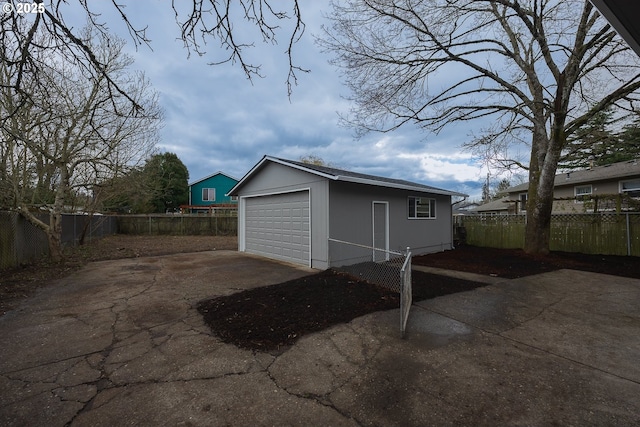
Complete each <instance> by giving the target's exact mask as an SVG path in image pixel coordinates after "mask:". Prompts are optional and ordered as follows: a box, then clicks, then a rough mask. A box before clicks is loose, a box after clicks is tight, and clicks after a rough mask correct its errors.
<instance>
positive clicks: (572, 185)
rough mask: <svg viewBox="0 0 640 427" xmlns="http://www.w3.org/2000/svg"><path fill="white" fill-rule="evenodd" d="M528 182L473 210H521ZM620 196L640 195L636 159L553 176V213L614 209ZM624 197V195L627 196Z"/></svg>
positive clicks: (492, 212) (486, 211) (622, 201)
mask: <svg viewBox="0 0 640 427" xmlns="http://www.w3.org/2000/svg"><path fill="white" fill-rule="evenodd" d="M528 190H529V183H524V184H520V185H516V186H514V187H511V188H508V189H507V190H505V193H506V196H505V197H503V198H502V199H500V200H494V201H492V202H490V203H487V204H484V205H482V206H480V207H478V208H476V209H474V211H475V212H477V213H481V214H502V213H523V212H524V211H525V210H526V201H527V192H528ZM624 196H628V197H632V198H640V160H629V161H625V162H619V163H612V164H610V165H605V166H595V167H592V168H589V169H584V170H577V171H571V172H566V173H561V174H558V175H556V176H555V181H554V191H553V198H554V202H553V211H552V212H553V213H574V212H575V213H580V212H593V211H594V210H596V211H614V210H616V209H617V208H618V207H619V206H621V207H622V208H624V207H625V206H624V200H623V199H624ZM628 197H627V198H628Z"/></svg>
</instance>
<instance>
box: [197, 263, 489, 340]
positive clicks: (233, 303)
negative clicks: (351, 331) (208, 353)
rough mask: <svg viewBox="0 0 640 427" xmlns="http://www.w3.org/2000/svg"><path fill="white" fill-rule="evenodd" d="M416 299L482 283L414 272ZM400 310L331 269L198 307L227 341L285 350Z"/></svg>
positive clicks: (389, 295)
mask: <svg viewBox="0 0 640 427" xmlns="http://www.w3.org/2000/svg"><path fill="white" fill-rule="evenodd" d="M411 278H412V290H413V300H414V301H420V300H424V299H427V298H435V297H437V296H441V295H446V294H450V293H454V292H462V291H468V290H471V289H475V288H477V287H479V286H484V284H483V283H477V282H470V281H466V280H461V279H456V278H452V277H445V276H437V275H433V274H428V273H423V272H419V271H414V272H412V275H411ZM399 306H400V298H399V296H398V293H397V292H393V291H391V290H388V289H386V288H383V287H381V286H377V285H374V284H371V283H367V282H363V281H359V280H357V279H355V278H353V277H352V276H350V275H348V274H346V273H341V272H337V271H334V270H327V271H323V272H320V273H317V274H313V275H309V276H306V277H303V278H300V279H296V280H292V281H289V282H285V283H280V284H277V285H271V286H264V287H260V288H255V289H250V290H246V291H242V292H238V293H235V294H232V295H228V296H222V297H217V298H213V299H209V300H205V301H201V302H200V303H199V304H198V306H197V309H198V311H199V312H200V313H201V314H202V316H203V318H204V321H205V323H206V324H207V325H209V327H210V328H211V330H212V332H213V333H214V334H215V335H217V336H218V337H220V339H221V340H222V341H223V342H227V343H231V344H234V345H236V346H238V347H240V348H245V349H249V350H260V351H274V350H276V351H277V350H282V349H284V348H287V347H288V346H290V345H292V344H294V343H295V342H296V341H297V340H298V339H299V338H300V337H302V336H304V335H306V334H310V333H313V332H317V331H321V330H323V329H326V328H328V327H330V326H333V325H336V324H340V323H347V322H349V321H351V320H352V319H355V318H356V317H359V316H363V315H365V314H369V313H373V312H376V311H382V310H390V309H394V308H398V307H399Z"/></svg>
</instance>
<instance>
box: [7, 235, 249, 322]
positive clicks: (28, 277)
mask: <svg viewBox="0 0 640 427" xmlns="http://www.w3.org/2000/svg"><path fill="white" fill-rule="evenodd" d="M237 248H238V238H237V237H236V236H129V235H123V234H116V235H113V236H108V237H105V238H103V239H100V240H95V241H93V242H90V243H88V244H86V245H82V246H77V247H73V248H66V249H65V260H64V262H63V263H60V264H56V263H51V262H49V261H48V260H46V259H43V260H42V261H40V262H37V263H34V264H30V265H26V266H23V267H20V268H14V269H10V270H4V271H0V316H1V315H4V314H5V313H6V312H7V311H9V310H11V309H13V308H15V307H17V305H18V304H19V303H20V301H21V300H22V299H24V298H27V297H29V296H31V295H33V294H34V293H35V291H36V290H37V289H38V288H41V287H43V286H48V285H50V284H51V283H53V282H55V281H56V280H58V279H61V278H63V277H65V276H68V275H69V274H71V273H73V272H74V271H76V270H78V269H80V268H81V267H82V266H84V265H85V264H87V263H89V262H92V261H105V260H110V259H122V258H136V257H143V256H159V255H171V254H178V253H186V252H202V251H212V250H223V249H228V250H236V249H237Z"/></svg>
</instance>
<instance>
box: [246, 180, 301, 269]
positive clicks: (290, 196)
mask: <svg viewBox="0 0 640 427" xmlns="http://www.w3.org/2000/svg"><path fill="white" fill-rule="evenodd" d="M309 213H310V210H309V192H308V191H300V192H295V193H285V194H277V195H270V196H261V197H255V198H248V199H246V204H245V250H246V251H247V252H250V253H255V254H258V255H263V256H267V257H272V258H277V259H281V260H285V261H290V262H296V263H299V264H303V265H309V259H310V247H309V244H310V242H311V237H310V234H309V230H310V215H309Z"/></svg>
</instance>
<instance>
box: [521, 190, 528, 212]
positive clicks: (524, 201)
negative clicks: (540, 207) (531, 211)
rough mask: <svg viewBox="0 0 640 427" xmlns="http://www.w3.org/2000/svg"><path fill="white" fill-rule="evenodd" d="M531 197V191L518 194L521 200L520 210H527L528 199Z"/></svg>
mask: <svg viewBox="0 0 640 427" xmlns="http://www.w3.org/2000/svg"><path fill="white" fill-rule="evenodd" d="M528 199H529V193H520V194H518V201H519V202H520V203H519V204H520V212H526V211H527V200H528Z"/></svg>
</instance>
